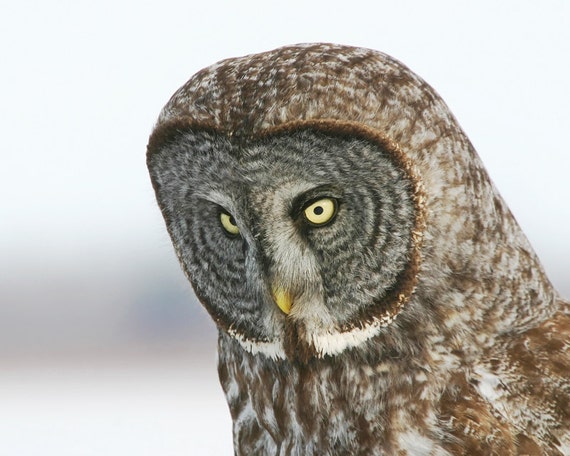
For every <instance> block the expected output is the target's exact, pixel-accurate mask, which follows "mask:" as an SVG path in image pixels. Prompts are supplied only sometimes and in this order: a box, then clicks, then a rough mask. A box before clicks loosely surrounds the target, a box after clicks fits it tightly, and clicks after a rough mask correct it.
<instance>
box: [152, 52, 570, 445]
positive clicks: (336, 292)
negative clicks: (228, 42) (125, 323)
mask: <svg viewBox="0 0 570 456" xmlns="http://www.w3.org/2000/svg"><path fill="white" fill-rule="evenodd" d="M147 164H148V168H149V171H150V176H151V181H152V184H153V187H154V190H155V193H156V197H157V201H158V205H159V207H160V209H161V211H162V214H163V216H164V219H165V222H166V227H167V230H168V232H169V234H170V237H171V239H172V242H173V245H174V248H175V251H176V254H177V256H178V259H179V261H180V264H181V265H182V268H183V270H184V272H185V274H186V275H187V277H188V279H189V281H190V282H191V284H192V286H193V288H194V290H195V293H196V295H197V297H198V298H199V300H200V301H201V303H202V304H203V305H204V307H205V308H206V309H207V311H208V312H209V314H210V315H211V317H212V319H213V320H214V322H215V324H216V325H217V328H218V329H219V340H218V371H219V377H220V382H221V385H222V388H223V390H224V392H225V395H226V398H227V402H228V404H229V409H230V412H231V416H232V420H233V442H234V447H235V453H236V454H237V455H266V454H267V455H416V456H419V455H426V456H427V455H432V456H444V455H446V456H448V455H570V350H569V343H570V305H569V302H568V301H565V300H563V299H562V298H561V297H560V296H559V295H558V293H557V292H556V291H555V290H554V289H553V287H552V285H551V283H550V282H549V280H548V278H547V276H546V275H545V272H544V270H543V268H542V266H541V264H540V262H539V260H538V258H537V256H536V255H535V253H534V252H533V250H532V248H531V246H530V245H529V243H528V241H527V239H526V238H525V236H524V234H523V233H522V231H521V229H520V228H519V226H518V225H517V223H516V221H515V219H514V217H513V216H512V215H511V213H510V212H509V209H508V208H507V206H506V204H505V202H504V201H503V199H502V198H501V196H500V195H499V193H498V192H497V189H496V188H495V186H494V185H493V183H492V182H491V181H490V179H489V176H488V174H487V172H486V171H485V169H484V167H483V165H482V163H481V161H480V159H479V157H478V156H477V154H476V152H475V150H474V148H473V146H472V145H471V143H470V142H469V140H468V138H467V137H466V135H465V134H464V133H463V131H462V129H461V128H460V126H459V124H458V122H457V121H456V119H455V118H454V117H453V115H452V114H451V112H450V111H449V109H448V108H447V106H446V105H445V103H444V102H443V101H442V99H441V98H440V97H439V96H438V95H437V93H436V92H435V91H434V90H433V89H432V88H431V87H430V86H429V85H428V84H427V83H426V82H424V81H423V80H422V79H420V78H419V77H418V76H416V75H415V74H414V73H413V72H411V71H410V70H409V69H408V68H407V67H406V66H404V65H403V64H401V63H399V62H398V61H396V60H394V59H393V58H391V57H389V56H387V55H385V54H383V53H380V52H377V51H373V50H368V49H362V48H355V47H348V46H341V45H333V44H303V45H294V46H288V47H283V48H279V49H276V50H273V51H270V52H265V53H261V54H256V55H249V56H246V57H240V58H232V59H228V60H224V61H222V62H219V63H216V64H214V65H212V66H210V67H208V68H205V69H203V70H201V71H200V72H198V73H197V74H196V75H194V76H193V77H192V78H191V79H190V80H189V81H188V82H187V83H186V84H185V85H184V86H182V87H181V88H180V89H179V90H178V91H177V92H176V93H175V94H174V95H173V96H172V98H171V99H170V100H169V101H168V103H167V104H166V106H165V107H164V108H163V110H162V112H161V113H160V116H159V118H158V121H157V123H156V125H155V128H154V130H153V132H152V134H151V136H150V139H149V143H148V149H147Z"/></svg>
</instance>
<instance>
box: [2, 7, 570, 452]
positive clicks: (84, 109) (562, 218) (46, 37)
mask: <svg viewBox="0 0 570 456" xmlns="http://www.w3.org/2000/svg"><path fill="white" fill-rule="evenodd" d="M315 41H320V42H336V43H343V44H350V45H358V46H364V47H369V48H374V49H378V50H381V51H384V52H387V53H388V54H391V55H392V56H394V57H396V58H397V59H399V60H401V61H402V62H404V63H405V64H406V65H408V66H409V67H410V68H411V69H412V70H413V71H415V72H416V73H418V74H419V75H420V76H422V77H423V78H424V79H425V80H426V81H427V82H428V83H430V84H431V85H432V86H433V87H434V88H435V89H436V91H438V92H439V93H440V95H441V96H442V97H443V98H444V100H445V101H446V102H447V104H448V105H449V106H450V108H451V110H452V111H453V112H454V114H455V116H456V117H457V118H458V120H459V122H460V124H461V125H462V127H463V128H464V130H465V131H466V133H467V135H468V136H469V138H470V139H471V141H472V142H473V144H474V145H475V147H476V149H477V150H478V152H479V154H480V155H481V157H482V159H483V161H484V163H485V164H486V166H487V169H488V171H489V173H490V175H491V177H492V178H493V180H494V181H495V183H496V184H497V186H498V188H499V190H500V191H501V193H502V195H503V197H504V198H505V199H506V201H507V203H508V204H509V206H510V207H511V209H512V211H513V212H514V214H515V216H516V217H517V219H518V220H519V222H520V224H521V225H522V227H523V229H524V230H525V232H526V233H527V236H528V237H529V239H530V241H531V243H532V244H533V246H534V247H535V249H536V251H537V252H538V254H539V256H540V257H541V258H542V260H543V263H544V266H545V268H546V270H547V271H548V273H549V275H550V277H551V279H552V280H553V282H554V284H555V285H556V287H557V288H558V289H559V290H560V291H561V292H562V293H563V294H564V295H566V296H570V272H569V270H570V241H569V240H568V235H569V233H570V204H569V202H568V200H569V197H570V179H569V178H568V174H569V171H570V144H569V143H570V139H569V132H570V109H569V106H570V89H569V84H570V83H569V81H570V2H568V1H563V0H557V1H556V0H551V1H545V2H540V3H539V2H536V1H502V2H496V1H490V0H485V1H478V2H462V1H431V2H425V1H399V2H385V1H370V2H362V1H347V2H337V1H326V2H325V1H313V2H309V1H289V2H271V1H267V0H266V1H263V2H262V1H240V2H238V1H233V2H230V1H227V2H222V1H216V0H214V1H211V0H210V1H202V2H192V1H186V2H182V1H174V0H166V1H164V0H163V1H160V2H148V1H136V2H135V1H117V0H113V1H111V0H100V1H97V2H94V1H91V2H88V1H77V0H74V1H71V0H69V1H50V0H46V1H41V2H40V1H35V2H34V1H26V0H24V1H18V2H8V1H6V0H4V1H3V2H2V4H1V5H0V43H1V44H0V51H1V53H0V58H1V60H0V62H1V63H0V82H1V84H0V134H1V136H0V138H1V143H0V194H1V199H0V404H2V407H1V408H0V454H10V455H18V456H28V455H30V456H32V455H37V454H42V455H58V456H67V455H69V456H72V455H73V456H75V455H101V454H105V455H109V456H114V455H125V454H133V455H134V454H136V455H161V456H170V455H171V456H175V455H176V456H178V455H188V454H231V429H230V423H229V415H228V412H227V409H226V406H225V402H224V399H223V396H222V392H221V389H220V388H219V386H218V383H217V378H216V372H215V354H214V353H215V346H214V343H215V334H214V326H213V324H212V323H211V322H210V321H209V320H208V319H207V317H206V316H205V312H204V311H203V310H202V309H201V308H200V307H199V305H197V304H196V303H195V301H194V300H193V298H192V294H191V292H190V290H189V286H188V285H187V283H186V281H185V279H184V278H183V276H182V274H181V273H180V271H179V268H178V265H177V264H176V261H175V258H174V254H173V251H172V248H171V246H170V241H169V239H168V237H167V235H166V231H165V229H164V224H163V222H162V219H161V217H160V214H159V211H158V209H157V207H156V204H155V201H154V195H153V192H152V188H151V185H150V182H149V179H148V175H147V171H146V167H145V146H146V142H147V139H148V135H149V134H150V132H151V129H152V126H153V123H154V121H155V119H156V116H157V115H158V112H159V110H160V108H161V107H162V106H163V105H164V104H165V103H166V101H167V100H168V98H169V97H170V95H171V94H172V93H173V92H174V91H175V90H176V89H177V88H178V87H179V86H180V85H182V84H183V83H184V82H185V81H186V80H187V79H188V78H189V77H190V76H191V75H192V74H193V73H195V72H196V71H198V70H199V69H201V68H203V67H204V66H207V65H210V64H212V63H214V62H216V61H218V60H220V59H223V58H227V57H232V56H238V55H244V54H249V53H254V52H260V51H264V50H269V49H272V48H275V47H278V46H281V45H285V44H292V43H299V42H315Z"/></svg>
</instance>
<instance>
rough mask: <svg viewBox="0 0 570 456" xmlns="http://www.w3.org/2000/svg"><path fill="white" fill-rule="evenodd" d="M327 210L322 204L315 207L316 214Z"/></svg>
mask: <svg viewBox="0 0 570 456" xmlns="http://www.w3.org/2000/svg"><path fill="white" fill-rule="evenodd" d="M324 211H325V210H324V209H323V207H322V206H317V207H315V208H314V209H313V213H314V214H315V215H321V214H322V213H323V212H324Z"/></svg>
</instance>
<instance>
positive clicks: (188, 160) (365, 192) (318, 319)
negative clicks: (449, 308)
mask: <svg viewBox="0 0 570 456" xmlns="http://www.w3.org/2000/svg"><path fill="white" fill-rule="evenodd" d="M149 166H150V169H151V174H152V178H153V181H154V183H155V187H156V189H157V195H158V201H159V204H160V206H161V208H162V210H163V213H164V215H165V218H166V220H167V225H168V229H169V232H170V234H171V236H172V239H173V242H174V245H175V247H176V250H177V253H178V256H179V258H180V261H181V263H182V264H183V267H184V269H185V271H186V273H187V275H188V277H189V278H190V280H191V282H192V284H193V286H194V289H195V291H196V293H197V295H198V296H199V298H200V299H201V300H202V301H203V303H204V304H205V305H206V307H207V309H208V311H209V312H210V313H211V315H212V316H213V318H214V319H215V321H216V322H217V323H218V324H219V325H220V326H221V327H222V328H223V329H225V330H226V331H228V332H230V333H231V334H233V335H236V336H237V337H238V338H240V339H241V340H244V341H247V342H248V343H251V344H253V346H255V344H259V345H260V346H262V344H269V345H270V346H272V347H273V349H275V350H279V349H281V350H283V351H284V352H287V353H290V354H293V353H295V351H296V350H298V349H299V347H304V348H305V349H306V350H308V351H312V352H313V355H315V356H318V354H319V353H318V352H319V348H318V347H315V344H314V343H313V338H314V337H313V336H314V335H319V334H321V335H335V334H337V333H341V332H346V331H349V330H350V329H352V328H354V327H357V326H361V325H362V319H363V316H365V315H366V314H367V313H369V311H370V309H377V308H379V307H382V305H383V304H382V302H383V300H384V299H389V302H387V303H386V306H387V307H388V306H389V305H391V304H392V302H391V300H392V295H390V298H387V296H388V295H389V294H390V291H393V290H394V289H396V288H398V287H399V286H400V283H399V281H401V280H402V274H403V271H405V270H406V266H407V265H408V264H409V261H410V257H411V255H410V251H411V247H412V235H411V232H412V229H413V227H414V220H415V206H414V201H413V195H414V188H413V184H412V182H411V181H410V178H409V176H407V175H406V173H405V171H404V170H402V169H401V167H400V166H399V165H398V163H397V162H396V160H395V158H394V156H393V154H392V152H391V151H387V150H383V148H382V147H381V146H380V145H379V144H377V143H374V142H372V141H371V140H369V139H367V138H364V137H359V136H358V135H356V136H355V135H340V134H332V133H330V132H323V131H319V129H316V128H312V129H311V128H309V129H301V130H297V131H286V132H283V131H282V132H276V133H275V134H270V135H267V136H266V137H263V138H260V139H255V140H248V139H240V138H232V137H228V136H227V135H224V134H219V133H214V132H207V131H194V130H192V131H187V132H184V133H182V134H179V135H177V136H175V138H174V139H172V140H171V141H170V142H169V143H168V145H167V146H166V147H163V148H162V149H161V150H160V152H159V153H156V154H154V155H151V156H150V158H149ZM325 211H326V212H325ZM319 217H321V218H319ZM276 290H284V291H285V292H286V293H287V294H288V295H289V296H290V300H291V308H290V310H289V309H287V313H285V312H284V311H283V310H281V309H280V308H279V307H278V306H277V305H276V302H274V301H276V299H275V298H276V297H275V294H276ZM277 293H278V292H277ZM320 351H322V349H321V350H320Z"/></svg>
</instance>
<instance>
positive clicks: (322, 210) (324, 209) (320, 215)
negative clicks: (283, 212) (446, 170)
mask: <svg viewBox="0 0 570 456" xmlns="http://www.w3.org/2000/svg"><path fill="white" fill-rule="evenodd" d="M303 213H304V215H305V219H306V220H307V221H308V222H309V223H310V224H311V225H315V226H322V225H325V224H327V223H328V222H330V221H331V220H332V219H333V217H334V216H335V214H336V201H335V200H334V199H332V198H322V199H320V200H317V201H315V202H313V203H311V204H309V205H308V206H307V207H306V208H305V210H304V212H303Z"/></svg>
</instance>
